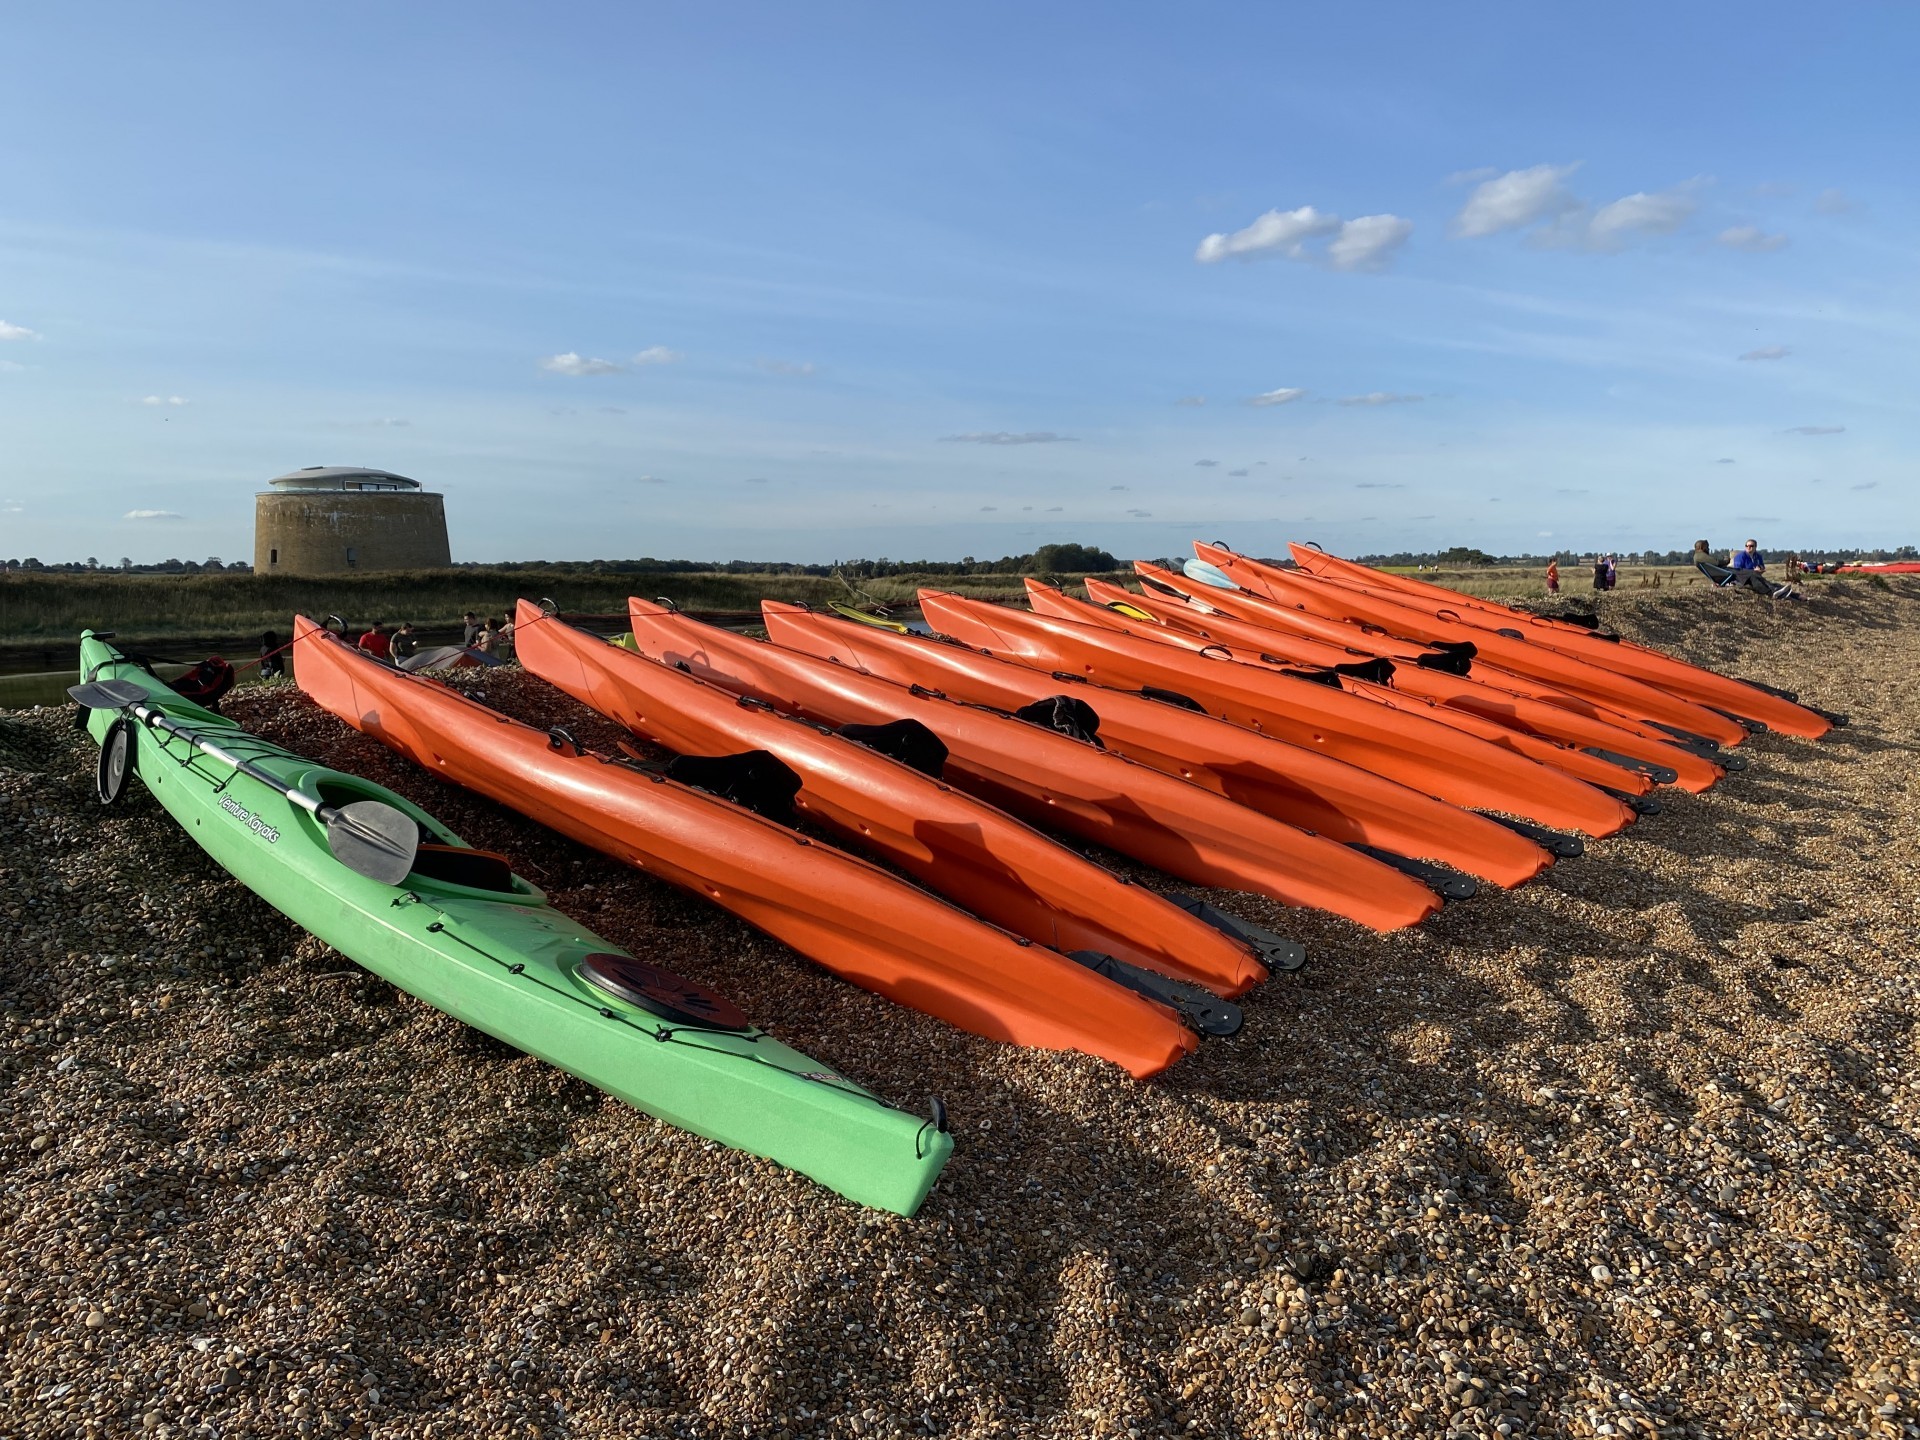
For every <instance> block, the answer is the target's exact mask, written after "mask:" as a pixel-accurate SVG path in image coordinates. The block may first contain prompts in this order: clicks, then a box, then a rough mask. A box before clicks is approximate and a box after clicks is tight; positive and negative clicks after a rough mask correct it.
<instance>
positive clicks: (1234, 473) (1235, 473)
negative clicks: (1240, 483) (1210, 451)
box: [1227, 470, 1247, 480]
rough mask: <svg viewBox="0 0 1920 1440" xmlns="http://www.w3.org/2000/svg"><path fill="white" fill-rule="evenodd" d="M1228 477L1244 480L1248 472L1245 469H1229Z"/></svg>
mask: <svg viewBox="0 0 1920 1440" xmlns="http://www.w3.org/2000/svg"><path fill="white" fill-rule="evenodd" d="M1227 478H1228V479H1229V480H1244V479H1246V478H1247V472H1246V471H1244V470H1229V471H1227Z"/></svg>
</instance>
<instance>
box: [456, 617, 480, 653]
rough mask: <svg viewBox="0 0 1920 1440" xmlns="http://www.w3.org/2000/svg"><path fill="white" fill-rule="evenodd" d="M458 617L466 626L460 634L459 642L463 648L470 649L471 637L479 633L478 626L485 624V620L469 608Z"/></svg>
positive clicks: (471, 645) (471, 646)
mask: <svg viewBox="0 0 1920 1440" xmlns="http://www.w3.org/2000/svg"><path fill="white" fill-rule="evenodd" d="M460 618H461V620H463V621H464V622H465V623H466V627H467V628H466V629H465V630H463V631H462V632H461V634H460V644H461V646H462V647H463V648H466V649H472V648H473V637H474V636H476V635H478V634H479V633H480V627H481V626H482V625H484V624H486V623H487V622H486V621H484V620H482V619H481V618H480V617H479V616H478V615H476V614H474V613H473V611H471V610H469V611H467V613H466V614H464V615H462V616H461V617H460Z"/></svg>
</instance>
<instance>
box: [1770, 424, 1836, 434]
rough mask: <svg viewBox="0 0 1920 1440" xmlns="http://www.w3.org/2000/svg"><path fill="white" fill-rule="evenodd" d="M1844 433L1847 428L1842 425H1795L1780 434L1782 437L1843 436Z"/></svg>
mask: <svg viewBox="0 0 1920 1440" xmlns="http://www.w3.org/2000/svg"><path fill="white" fill-rule="evenodd" d="M1846 431H1847V427H1846V426H1844V425H1795V426H1792V427H1791V428H1790V429H1786V430H1782V431H1781V432H1780V433H1781V434H1782V435H1844V434H1846Z"/></svg>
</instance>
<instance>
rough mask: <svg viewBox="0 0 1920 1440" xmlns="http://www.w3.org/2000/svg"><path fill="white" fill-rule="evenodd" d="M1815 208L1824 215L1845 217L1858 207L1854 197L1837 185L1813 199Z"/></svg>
mask: <svg viewBox="0 0 1920 1440" xmlns="http://www.w3.org/2000/svg"><path fill="white" fill-rule="evenodd" d="M1813 208H1814V209H1815V210H1817V211H1819V212H1820V213H1821V214H1822V215H1844V214H1846V213H1847V212H1848V211H1849V210H1852V209H1855V208H1857V207H1856V206H1855V205H1854V202H1853V199H1852V197H1851V196H1849V195H1848V194H1847V192H1846V191H1844V190H1842V189H1841V188H1840V187H1839V186H1837V185H1835V186H1831V187H1829V188H1828V189H1825V190H1822V191H1821V192H1820V193H1819V194H1818V195H1816V196H1814V197H1813Z"/></svg>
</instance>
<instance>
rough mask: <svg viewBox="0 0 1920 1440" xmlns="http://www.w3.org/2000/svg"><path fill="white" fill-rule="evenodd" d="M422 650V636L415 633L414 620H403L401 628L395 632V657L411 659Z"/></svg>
mask: <svg viewBox="0 0 1920 1440" xmlns="http://www.w3.org/2000/svg"><path fill="white" fill-rule="evenodd" d="M419 652H420V637H419V636H418V635H416V634H414V633H413V622H412V621H411V620H403V621H401V622H400V628H399V629H398V630H396V631H394V632H393V658H394V659H395V660H409V659H412V658H413V656H415V655H417V654H418V653H419Z"/></svg>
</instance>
